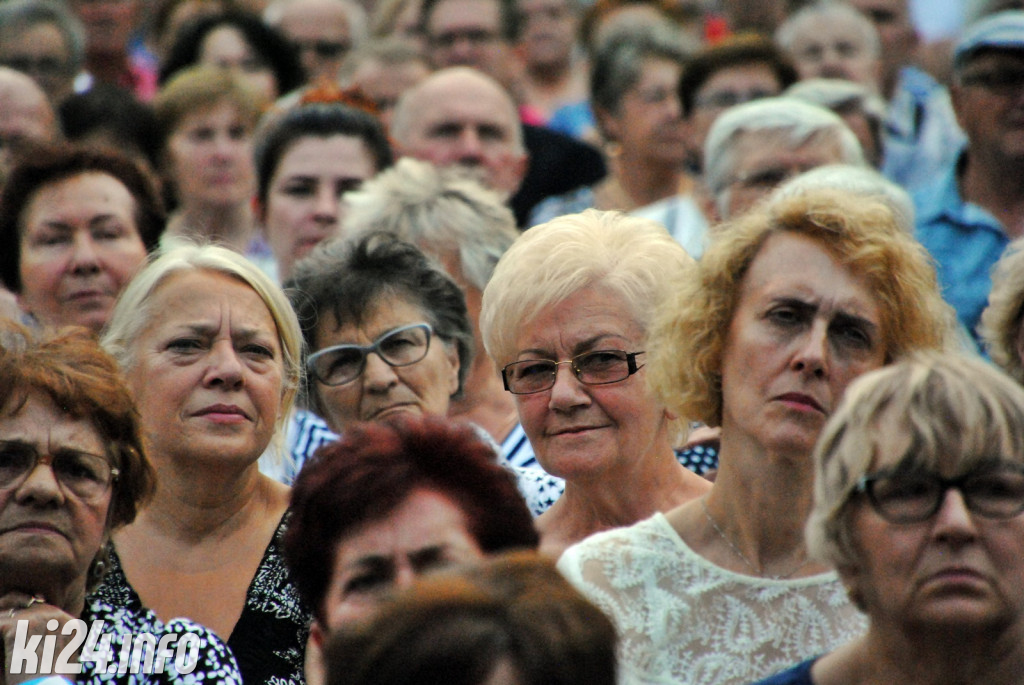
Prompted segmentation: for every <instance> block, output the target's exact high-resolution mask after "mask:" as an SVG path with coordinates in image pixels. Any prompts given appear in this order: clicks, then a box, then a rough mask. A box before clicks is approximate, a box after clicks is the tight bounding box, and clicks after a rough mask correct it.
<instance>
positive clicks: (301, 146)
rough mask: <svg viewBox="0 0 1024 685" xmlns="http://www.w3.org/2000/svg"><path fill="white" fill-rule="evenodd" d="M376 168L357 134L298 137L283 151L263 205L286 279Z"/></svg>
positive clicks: (334, 226) (329, 231) (328, 232)
mask: <svg viewBox="0 0 1024 685" xmlns="http://www.w3.org/2000/svg"><path fill="white" fill-rule="evenodd" d="M376 172H377V167H376V164H375V163H374V160H373V157H372V155H371V154H370V151H369V149H367V147H366V144H365V143H364V142H363V141H362V140H361V139H359V138H356V137H354V136H343V135H335V136H330V137H327V138H320V137H312V136H311V137H307V138H300V139H299V140H298V141H296V142H295V143H293V144H292V145H291V147H289V148H288V150H287V151H286V152H285V153H284V154H283V155H282V156H281V160H280V162H278V165H277V168H276V170H275V171H274V175H273V176H272V177H271V179H270V184H269V186H268V188H267V199H266V206H265V207H262V208H261V209H262V214H263V225H264V231H265V233H266V236H267V242H269V243H270V249H271V250H272V251H273V253H274V257H275V259H277V264H278V270H279V272H280V276H281V280H282V281H283V280H286V279H287V278H288V276H290V275H291V272H292V266H293V265H294V264H295V262H297V261H298V260H299V259H301V258H302V257H304V256H306V254H307V253H308V252H309V251H310V250H311V249H313V248H314V247H315V246H316V245H317V244H318V243H320V241H322V240H324V239H325V238H329V237H330V236H332V235H333V234H334V232H335V231H336V230H337V226H338V223H339V221H341V219H342V218H343V216H344V209H343V204H342V201H341V196H342V195H344V194H345V193H346V192H347V191H349V190H354V189H356V188H358V187H359V186H360V185H361V184H362V182H363V181H365V180H366V179H368V178H371V177H372V176H373V175H374V174H375V173H376Z"/></svg>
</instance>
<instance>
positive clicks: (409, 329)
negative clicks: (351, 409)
mask: <svg viewBox="0 0 1024 685" xmlns="http://www.w3.org/2000/svg"><path fill="white" fill-rule="evenodd" d="M433 332H434V329H432V328H431V327H430V324H428V323H413V324H409V325H408V326H400V327H398V328H392V329H391V330H390V331H388V332H387V333H385V334H384V335H382V336H380V337H379V338H377V339H376V340H374V341H373V342H372V343H370V344H369V345H335V346H334V347H328V348H325V349H322V350H320V351H319V352H317V353H316V354H311V355H310V356H309V359H307V360H306V369H307V370H308V371H309V374H310V375H311V376H313V378H315V379H316V380H318V381H320V382H321V383H323V384H324V385H344V384H345V383H351V382H352V381H354V380H355V379H357V378H359V376H360V375H361V374H362V373H363V369H365V368H366V356H367V355H368V354H370V353H371V352H374V353H376V355H377V356H378V357H380V358H381V359H382V360H384V362H385V363H387V364H388V365H389V366H409V365H410V364H415V363H416V362H418V361H420V360H422V359H423V358H424V357H426V356H427V352H429V351H430V338H431V335H432V334H433Z"/></svg>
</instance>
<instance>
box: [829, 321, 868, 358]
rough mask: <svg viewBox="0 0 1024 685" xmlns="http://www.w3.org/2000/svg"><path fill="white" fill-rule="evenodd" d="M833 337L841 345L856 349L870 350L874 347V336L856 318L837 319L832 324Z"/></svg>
mask: <svg viewBox="0 0 1024 685" xmlns="http://www.w3.org/2000/svg"><path fill="white" fill-rule="evenodd" d="M832 330H833V335H834V337H835V339H836V340H837V341H838V343H839V344H841V345H846V346H848V347H853V348H857V349H862V350H866V349H870V348H871V347H873V345H874V336H873V335H872V332H871V331H870V330H869V326H867V325H866V324H864V323H863V322H861V321H859V320H858V319H856V318H849V317H845V316H840V317H837V319H836V321H835V322H833V324H832Z"/></svg>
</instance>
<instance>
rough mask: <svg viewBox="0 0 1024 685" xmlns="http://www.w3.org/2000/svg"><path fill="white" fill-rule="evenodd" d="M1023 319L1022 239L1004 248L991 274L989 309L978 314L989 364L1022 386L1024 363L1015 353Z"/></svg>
mask: <svg viewBox="0 0 1024 685" xmlns="http://www.w3.org/2000/svg"><path fill="white" fill-rule="evenodd" d="M1022 319H1024V238H1019V239H1017V240H1015V241H1013V242H1012V243H1010V245H1009V247H1007V248H1006V251H1005V252H1003V256H1002V257H1001V258H1000V259H999V261H998V262H997V263H996V265H995V267H994V268H993V270H992V290H991V292H989V294H988V307H986V308H985V311H984V312H982V314H981V328H980V332H981V337H982V338H984V340H985V344H986V345H987V347H988V352H989V354H990V355H991V356H992V361H994V362H995V363H996V364H998V365H999V366H1000V367H1001V368H1002V369H1003V371H1005V372H1006V373H1008V374H1010V376H1012V377H1013V378H1014V379H1016V381H1017V382H1018V383H1024V362H1021V358H1020V353H1019V352H1018V351H1017V342H1018V340H1019V338H1020V325H1021V320H1022Z"/></svg>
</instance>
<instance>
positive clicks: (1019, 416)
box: [807, 352, 1024, 608]
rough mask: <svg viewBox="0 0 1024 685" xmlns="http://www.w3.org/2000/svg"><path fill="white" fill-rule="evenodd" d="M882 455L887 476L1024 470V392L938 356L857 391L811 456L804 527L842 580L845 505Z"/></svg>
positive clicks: (864, 382) (847, 529) (925, 356)
mask: <svg viewBox="0 0 1024 685" xmlns="http://www.w3.org/2000/svg"><path fill="white" fill-rule="evenodd" d="M894 449H898V450H901V453H897V454H893V450H894ZM879 455H885V456H884V462H883V464H881V465H882V466H884V467H888V466H895V465H897V464H899V465H901V466H903V465H906V466H909V467H911V468H914V467H918V468H923V469H926V470H936V469H937V468H939V467H940V466H944V467H947V468H952V469H953V470H954V472H955V473H963V472H964V471H967V470H970V469H971V467H972V466H974V465H976V464H978V463H980V462H983V461H988V460H991V459H993V458H997V459H1003V460H1011V461H1015V462H1021V461H1024V388H1021V387H1020V385H1018V384H1017V383H1015V382H1014V381H1013V380H1012V379H1010V378H1009V377H1007V376H1006V375H1005V374H1003V373H1002V372H1000V371H999V370H997V369H996V368H995V367H993V366H992V365H991V364H988V363H986V362H984V361H982V360H980V359H977V358H972V357H968V356H965V355H960V354H951V353H946V354H939V353H935V352H920V353H915V354H912V355H910V356H909V357H907V358H906V359H904V360H902V361H900V362H898V363H895V364H892V365H890V366H888V367H885V368H882V369H878V370H876V371H872V372H870V373H867V374H864V375H863V376H861V377H860V378H858V379H856V380H855V381H854V382H853V383H851V384H850V386H849V387H848V388H847V390H846V394H845V396H844V397H843V400H842V402H841V403H840V405H839V407H838V408H837V409H836V411H835V413H834V414H833V415H832V417H831V418H830V419H829V421H828V423H826V424H825V428H824V429H823V430H822V433H821V436H820V437H819V439H818V445H817V447H816V448H815V450H814V466H815V479H814V482H815V485H814V504H813V506H812V509H811V514H810V517H809V518H808V521H807V544H808V549H809V550H810V552H811V554H812V555H814V556H815V557H816V558H818V559H820V560H822V561H827V562H829V563H831V564H834V565H835V566H836V567H837V568H838V569H839V570H840V572H843V571H844V570H846V571H850V570H854V569H856V568H857V567H859V566H860V563H861V562H860V559H859V552H858V546H857V545H856V544H855V542H854V540H853V533H852V531H851V521H850V519H851V516H850V508H849V507H848V506H846V505H847V503H848V502H849V500H850V498H851V496H852V495H853V492H854V488H855V487H856V486H857V482H858V481H859V480H860V478H861V476H863V475H865V474H867V473H869V471H871V470H873V469H877V468H878V466H879V464H878V463H877V462H878V459H879ZM854 600H855V601H859V598H856V597H855V598H854ZM862 608H863V607H862Z"/></svg>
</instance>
